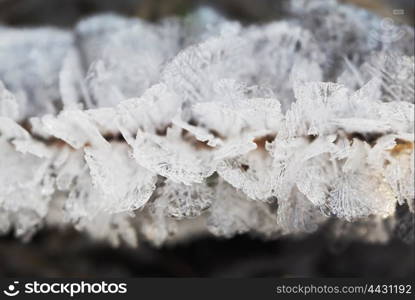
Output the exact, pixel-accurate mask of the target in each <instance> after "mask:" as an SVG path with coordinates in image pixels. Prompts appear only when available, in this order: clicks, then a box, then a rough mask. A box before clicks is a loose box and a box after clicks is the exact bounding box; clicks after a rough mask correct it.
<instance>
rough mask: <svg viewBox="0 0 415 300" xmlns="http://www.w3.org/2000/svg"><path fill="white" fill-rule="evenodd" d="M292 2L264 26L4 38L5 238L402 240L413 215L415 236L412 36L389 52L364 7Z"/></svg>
mask: <svg viewBox="0 0 415 300" xmlns="http://www.w3.org/2000/svg"><path fill="white" fill-rule="evenodd" d="M293 3H295V5H293V6H292V7H291V9H290V13H289V14H288V16H289V17H287V18H286V19H285V20H282V21H278V22H272V23H269V24H263V25H249V26H242V25H241V24H239V23H238V22H234V21H229V20H227V19H225V18H223V17H222V16H220V15H218V14H216V13H215V12H214V11H211V10H209V9H201V10H198V11H196V12H195V13H194V14H193V15H191V16H188V17H187V18H185V19H176V18H170V19H166V20H163V21H161V22H160V23H158V24H150V23H147V22H145V21H141V20H138V19H126V18H123V17H119V16H114V15H101V16H95V17H91V18H88V19H86V20H83V21H82V22H80V23H79V24H78V25H77V26H76V28H75V29H74V30H73V31H63V30H56V29H51V28H40V29H26V30H18V29H12V28H8V27H0V79H1V81H2V83H1V84H0V232H1V233H7V232H8V231H11V230H13V231H14V232H15V235H16V236H19V237H23V238H30V236H31V234H33V233H34V232H35V231H36V229H37V228H39V227H40V226H44V225H46V226H70V225H73V226H75V227H76V228H77V229H80V230H85V231H87V232H88V233H90V234H91V235H92V236H93V237H95V238H99V239H108V240H109V241H111V242H112V243H113V244H114V245H117V244H119V243H120V241H124V242H126V243H129V244H131V245H136V243H137V238H141V239H147V240H149V241H150V242H152V243H154V244H156V245H160V244H163V243H164V242H167V241H171V240H175V239H180V238H189V237H191V236H194V235H197V234H202V233H204V232H210V233H212V234H214V235H217V236H224V237H231V236H233V235H235V234H241V233H247V232H248V233H253V234H256V235H259V236H263V237H266V238H277V237H279V236H281V235H289V234H303V233H309V232H313V231H315V230H317V229H318V228H319V227H320V226H322V225H324V224H328V225H330V224H331V226H329V227H332V228H343V229H342V230H335V231H336V234H343V233H344V234H346V235H349V236H354V237H359V238H360V237H361V238H365V239H368V240H387V238H388V237H389V235H390V234H391V233H393V232H394V226H402V222H403V221H402V220H403V219H402V218H400V217H399V216H398V215H397V214H396V213H395V211H396V209H397V207H401V206H402V207H407V208H408V209H409V211H408V212H407V213H409V214H412V215H410V216H412V217H409V218H408V217H405V221H404V222H405V226H406V227H408V226H411V224H410V222H413V213H414V181H413V179H414V152H413V148H414V56H413V55H414V54H413V52H411V51H413V48H412V46H413V42H414V33H413V30H412V29H411V28H409V27H405V26H402V25H394V26H396V30H399V31H400V32H404V33H405V34H404V35H402V37H401V38H400V39H399V40H396V41H394V42H393V43H390V42H385V41H384V40H383V39H376V38H374V37H377V36H379V35H378V34H377V30H381V29H382V28H381V27H377V24H379V22H381V20H380V19H379V18H378V17H376V16H374V15H371V14H369V13H367V12H365V11H362V10H359V9H357V8H354V7H349V6H344V5H338V4H337V3H336V2H328V1H293ZM342 224H343V225H342ZM345 224H350V226H349V225H347V226H346V225H345ZM386 224H389V225H386ZM390 224H392V225H390ZM387 226H389V227H387ZM344 228H346V229H344ZM347 228H349V229H347ZM358 228H364V230H363V232H364V233H362V230H358ZM395 232H396V230H395ZM385 236H386V237H385Z"/></svg>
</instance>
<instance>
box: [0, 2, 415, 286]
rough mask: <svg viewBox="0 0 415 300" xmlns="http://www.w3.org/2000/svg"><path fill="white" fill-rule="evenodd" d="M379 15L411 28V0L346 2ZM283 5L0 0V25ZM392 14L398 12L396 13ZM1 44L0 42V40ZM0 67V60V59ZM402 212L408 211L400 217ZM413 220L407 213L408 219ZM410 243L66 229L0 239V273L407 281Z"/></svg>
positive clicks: (238, 11) (250, 13) (269, 13)
mask: <svg viewBox="0 0 415 300" xmlns="http://www.w3.org/2000/svg"><path fill="white" fill-rule="evenodd" d="M342 2H349V3H352V4H355V5H359V6H362V7H365V8H367V9H369V10H372V11H374V12H375V13H377V14H379V15H382V16H391V17H393V18H396V19H398V20H399V21H401V22H405V23H407V24H412V25H413V23H414V1H413V0H400V1H380V0H379V1H377V0H372V1H370V0H349V1H346V0H344V1H342ZM285 3H286V1H272V0H260V1H258V0H257V1H252V0H222V1H219V0H214V1H203V0H198V1H190V0H169V1H162V0H153V1H151V0H122V1H114V0H0V24H1V23H3V24H5V25H9V26H17V27H28V26H39V25H54V26H60V27H71V26H73V25H74V24H75V23H76V22H77V21H78V20H80V19H81V18H83V17H85V16H87V15H91V14H97V13H100V12H116V13H119V14H123V15H127V16H137V17H141V18H144V19H147V20H150V21H156V20H158V19H159V18H161V17H164V16H169V15H186V14H187V13H188V12H190V11H191V10H192V9H194V8H195V7H197V6H199V5H209V6H212V7H214V8H216V9H218V10H219V11H221V12H222V13H223V14H224V15H226V16H228V17H229V18H233V19H237V20H240V21H241V22H244V23H251V22H266V21H269V20H274V19H277V18H280V17H281V15H282V14H283V13H284V7H285ZM393 9H405V14H404V15H403V16H396V15H393V14H392V10H393ZM0 42H1V37H0ZM0 63H1V62H0ZM403 214H406V215H407V212H406V213H405V212H404V213H403ZM412 218H413V216H412ZM408 230H409V232H406V233H405V234H406V236H407V237H409V238H410V239H411V237H412V243H405V242H403V241H402V239H399V238H398V237H397V238H394V239H392V240H391V241H389V242H388V243H369V242H362V241H359V240H354V241H351V240H344V239H341V238H339V239H333V236H332V235H330V234H328V233H327V232H328V231H327V230H326V228H323V229H321V230H320V231H319V232H317V233H315V234H312V235H309V236H306V237H303V238H281V239H279V240H276V241H263V240H261V239H256V238H252V237H249V236H245V235H243V236H238V237H235V238H233V239H229V240H225V239H216V238H213V237H212V238H209V237H204V238H199V239H196V240H192V241H190V242H185V243H181V244H179V245H175V246H165V247H163V248H161V249H155V248H154V247H152V246H150V245H147V244H145V243H142V244H140V247H139V248H137V249H131V248H127V247H120V248H112V247H110V246H109V245H108V244H105V243H99V242H95V241H92V240H91V239H90V238H88V237H87V236H85V235H84V234H82V233H79V232H76V231H74V230H72V229H65V230H58V229H55V230H51V229H44V230H41V231H40V232H39V233H38V234H37V235H35V236H34V238H33V240H32V241H30V242H28V243H22V242H21V241H19V240H16V239H15V238H14V237H13V236H12V235H11V234H10V235H9V236H4V237H1V238H0V276H3V277H4V276H46V277H105V276H108V277H109V276H113V277H115V276H121V277H122V276H192V277H198V276H203V277H205V276H208V277H265V276H274V277H383V278H390V277H414V276H415V270H414V264H415V263H414V250H415V249H414V244H413V234H414V232H413V225H412V227H411V228H409V229H408Z"/></svg>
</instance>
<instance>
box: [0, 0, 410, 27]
mask: <svg viewBox="0 0 415 300" xmlns="http://www.w3.org/2000/svg"><path fill="white" fill-rule="evenodd" d="M287 2H288V0H255V1H252V0H118V1H114V0H0V23H5V24H8V25H12V26H27V25H56V26H62V27H69V26H72V25H73V24H75V23H76V22H77V21H78V20H79V19H81V18H83V17H85V16H87V15H91V14H96V13H100V12H116V13H119V14H123V15H127V16H137V17H140V18H144V19H147V20H152V21H154V20H157V19H159V18H161V17H165V16H170V15H185V14H186V13H188V12H189V11H191V10H192V9H194V8H195V7H197V6H200V5H208V6H211V7H214V8H216V9H218V10H220V11H222V12H223V13H224V14H225V15H226V16H227V17H229V18H234V19H237V20H240V21H242V22H264V21H269V20H274V19H276V18H278V17H280V16H281V13H282V12H283V8H284V6H285V4H286V3H287ZM339 2H345V3H350V4H354V5H358V6H361V7H364V8H367V9H369V10H371V11H373V12H375V13H377V14H379V15H382V16H389V17H392V18H395V19H398V20H400V21H403V22H406V23H409V24H413V23H414V1H413V0H339ZM393 9H404V10H405V14H404V15H394V14H393Z"/></svg>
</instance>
